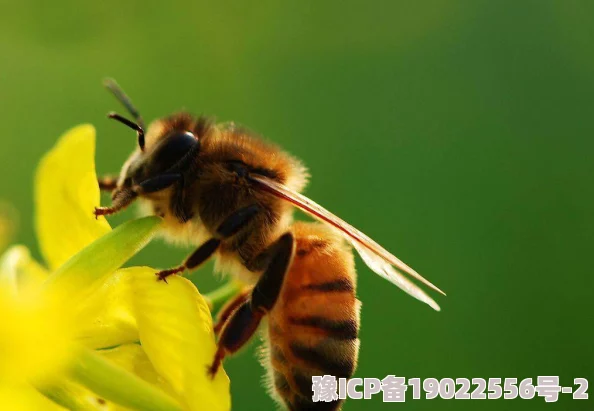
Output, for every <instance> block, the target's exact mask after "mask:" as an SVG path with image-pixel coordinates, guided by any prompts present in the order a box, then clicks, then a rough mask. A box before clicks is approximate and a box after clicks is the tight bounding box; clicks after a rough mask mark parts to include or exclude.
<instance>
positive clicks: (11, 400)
mask: <svg viewBox="0 0 594 411" xmlns="http://www.w3.org/2000/svg"><path fill="white" fill-rule="evenodd" d="M0 404H1V405H2V409H3V410H10V411H40V410H41V411H65V410H66V408H62V407H60V406H59V405H56V404H55V403H53V402H52V401H50V400H49V399H47V398H46V397H44V396H43V395H42V394H40V393H39V392H38V391H37V390H35V389H34V388H33V387H31V386H29V385H26V384H23V385H17V386H11V385H8V386H6V385H5V386H2V385H0Z"/></svg>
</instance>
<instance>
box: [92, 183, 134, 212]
mask: <svg viewBox="0 0 594 411" xmlns="http://www.w3.org/2000/svg"><path fill="white" fill-rule="evenodd" d="M136 197H138V194H137V193H136V192H134V191H133V190H131V189H128V188H125V189H122V190H118V191H115V192H114V194H113V197H112V204H111V207H95V218H98V217H99V216H100V215H103V216H107V215H112V214H116V213H118V212H120V211H122V210H123V209H125V208H126V207H128V206H129V205H130V204H132V202H134V200H136Z"/></svg>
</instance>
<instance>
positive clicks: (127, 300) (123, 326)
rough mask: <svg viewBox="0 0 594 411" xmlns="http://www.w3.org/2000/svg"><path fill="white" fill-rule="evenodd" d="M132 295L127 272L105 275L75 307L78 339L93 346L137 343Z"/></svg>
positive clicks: (104, 346) (100, 347) (101, 347)
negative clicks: (87, 296) (103, 279)
mask: <svg viewBox="0 0 594 411" xmlns="http://www.w3.org/2000/svg"><path fill="white" fill-rule="evenodd" d="M131 295H132V292H131V290H130V276H129V275H126V274H125V273H123V272H121V271H118V272H116V273H115V274H114V275H110V276H108V277H107V278H106V280H105V281H104V282H102V283H101V284H100V285H99V286H98V287H97V288H95V289H94V290H93V292H92V293H90V295H89V298H86V299H85V300H83V301H82V302H81V304H80V305H79V306H78V307H77V313H76V318H77V320H76V323H77V324H78V331H77V339H78V341H79V342H80V343H81V344H83V345H85V346H86V347H87V348H92V349H103V348H109V347H115V346H119V345H122V344H127V343H134V342H138V341H139V337H138V329H137V327H136V319H135V318H134V315H133V313H132V304H131Z"/></svg>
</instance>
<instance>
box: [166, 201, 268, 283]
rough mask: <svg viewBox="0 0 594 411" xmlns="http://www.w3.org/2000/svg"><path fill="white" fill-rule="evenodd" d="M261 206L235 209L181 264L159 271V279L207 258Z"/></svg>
mask: <svg viewBox="0 0 594 411" xmlns="http://www.w3.org/2000/svg"><path fill="white" fill-rule="evenodd" d="M260 210H261V208H260V206H259V205H257V204H253V205H250V206H247V207H244V208H240V209H239V210H237V211H235V212H234V213H233V214H231V215H230V216H229V217H227V218H226V219H225V221H223V222H222V223H221V225H219V227H218V228H217V231H216V236H215V237H213V238H211V239H210V240H208V241H206V242H205V243H204V244H202V245H201V246H200V247H198V249H197V250H196V251H194V253H192V254H191V255H190V256H189V257H188V258H187V259H186V260H185V261H184V262H183V264H182V265H180V266H178V267H175V268H172V269H169V270H164V271H160V272H158V273H157V277H158V279H159V280H160V281H166V279H167V277H169V276H170V275H173V274H178V273H182V272H184V271H186V270H194V269H196V268H198V267H199V266H200V265H202V264H203V263H204V262H205V261H206V260H208V259H209V258H210V257H211V256H212V255H213V254H214V253H215V251H217V249H218V248H219V245H221V241H222V240H224V239H226V238H229V237H232V236H233V235H235V234H237V232H238V231H240V230H241V229H242V228H244V227H245V226H246V225H247V224H248V223H249V222H250V221H252V219H253V218H254V217H255V216H256V215H257V214H258V213H259V212H260Z"/></svg>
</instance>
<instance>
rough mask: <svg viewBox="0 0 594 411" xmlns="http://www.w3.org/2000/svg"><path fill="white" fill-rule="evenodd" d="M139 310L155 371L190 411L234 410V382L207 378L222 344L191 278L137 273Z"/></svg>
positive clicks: (219, 375) (221, 374)
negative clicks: (159, 278) (160, 277)
mask: <svg viewBox="0 0 594 411" xmlns="http://www.w3.org/2000/svg"><path fill="white" fill-rule="evenodd" d="M123 271H127V272H129V274H130V276H131V277H130V278H131V289H132V290H133V294H132V295H133V304H134V312H135V316H136V321H137V323H138V331H139V334H140V342H141V344H142V348H143V349H144V351H145V353H146V355H147V356H148V358H149V359H150V360H151V363H152V364H153V366H154V368H155V370H156V371H157V372H158V373H159V374H160V375H161V376H162V377H163V378H164V379H165V380H166V381H167V383H168V384H169V385H170V386H171V388H172V389H173V390H174V392H175V393H176V394H177V395H178V397H180V398H181V399H182V400H183V402H184V403H185V405H186V406H187V407H188V409H190V410H212V411H216V410H229V409H230V407H231V398H230V394H229V378H228V377H227V374H226V373H225V371H224V370H223V369H222V368H221V369H220V370H219V372H218V373H217V375H216V377H215V379H214V380H211V379H210V377H209V376H208V375H207V368H208V366H209V365H210V364H211V362H212V360H213V358H214V355H215V352H216V344H215V339H214V332H213V328H212V318H211V314H210V311H209V310H208V305H207V303H206V301H205V300H204V298H202V296H201V295H200V293H199V292H198V290H197V289H196V287H195V286H194V285H193V284H192V283H191V282H190V281H188V280H186V279H185V278H182V277H179V276H172V277H171V278H170V279H168V281H169V283H168V284H165V283H164V282H157V281H156V280H155V271H154V270H153V269H151V268H132V269H128V270H123Z"/></svg>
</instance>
